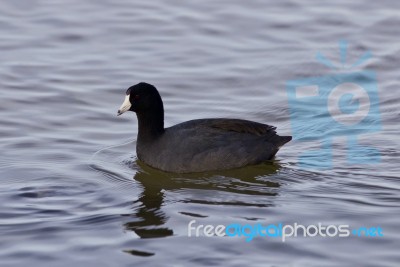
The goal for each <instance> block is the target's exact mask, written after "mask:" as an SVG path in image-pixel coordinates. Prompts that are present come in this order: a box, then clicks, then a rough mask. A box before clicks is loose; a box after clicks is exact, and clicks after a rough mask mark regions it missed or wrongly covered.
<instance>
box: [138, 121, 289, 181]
mask: <svg viewBox="0 0 400 267" xmlns="http://www.w3.org/2000/svg"><path fill="white" fill-rule="evenodd" d="M291 139H292V138H291V137H290V136H278V135H277V134H276V132H275V127H273V126H269V125H266V124H261V123H257V122H252V121H246V120H239V119H199V120H191V121H187V122H183V123H180V124H177V125H175V126H172V127H169V128H165V129H164V132H163V133H162V134H161V135H159V136H158V137H157V138H156V139H151V140H145V139H141V138H140V135H139V136H138V140H137V147H136V151H137V156H138V158H139V159H140V160H141V161H143V162H144V163H146V164H148V165H150V166H152V167H154V168H157V169H160V170H163V171H167V172H175V173H188V172H203V171H212V170H226V169H232V168H238V167H243V166H246V165H253V164H258V163H261V162H264V161H267V160H269V159H271V158H272V157H273V156H274V155H275V154H276V152H277V151H278V150H279V148H280V147H281V146H282V145H284V144H285V143H287V142H289V141H290V140H291Z"/></svg>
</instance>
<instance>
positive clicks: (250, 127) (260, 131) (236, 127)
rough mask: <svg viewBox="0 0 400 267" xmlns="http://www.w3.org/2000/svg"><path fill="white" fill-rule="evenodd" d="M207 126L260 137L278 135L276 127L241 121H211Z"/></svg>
mask: <svg viewBox="0 0 400 267" xmlns="http://www.w3.org/2000/svg"><path fill="white" fill-rule="evenodd" d="M205 126H208V127H211V128H217V129H221V130H225V131H232V132H238V133H247V134H253V135H258V136H265V135H275V134H276V131H275V130H276V127H274V126H271V125H267V124H262V123H258V122H253V121H247V120H240V119H209V120H208V123H206V124H205Z"/></svg>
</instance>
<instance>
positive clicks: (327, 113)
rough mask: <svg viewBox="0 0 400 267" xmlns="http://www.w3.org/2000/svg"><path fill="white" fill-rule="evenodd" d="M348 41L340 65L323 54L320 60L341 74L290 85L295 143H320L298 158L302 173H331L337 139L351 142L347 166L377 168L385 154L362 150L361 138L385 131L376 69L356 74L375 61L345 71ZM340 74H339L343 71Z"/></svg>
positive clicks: (341, 45) (366, 55)
mask: <svg viewBox="0 0 400 267" xmlns="http://www.w3.org/2000/svg"><path fill="white" fill-rule="evenodd" d="M347 47H348V45H347V42H345V41H341V42H339V48H340V61H341V64H340V66H336V65H335V64H333V63H332V62H331V61H330V60H329V59H328V58H326V57H325V56H324V55H323V54H322V53H320V52H318V53H317V55H316V58H317V60H318V62H320V63H321V64H323V65H325V66H327V67H329V68H331V69H333V70H336V73H333V74H330V75H325V76H318V77H309V78H305V79H299V80H290V81H288V82H287V93H288V99H289V111H290V120H291V126H292V132H293V137H294V140H298V141H315V140H319V141H321V147H320V148H319V149H318V150H310V151H305V152H303V153H302V154H301V155H300V156H299V164H300V166H301V167H303V168H314V169H328V168H332V155H333V153H332V139H333V137H338V136H345V137H347V140H348V141H347V155H346V161H347V163H348V164H376V163H379V161H380V152H379V151H378V150H377V149H376V148H373V147H368V146H362V145H360V144H359V143H358V141H357V136H358V135H360V134H365V133H372V132H377V131H379V130H381V119H380V114H379V97H378V87H377V82H376V74H375V72H373V71H371V70H363V71H355V72H351V71H350V69H352V68H355V67H359V66H360V65H361V64H363V63H364V62H365V61H366V60H368V59H369V58H370V57H371V53H370V52H366V53H364V54H363V55H362V56H361V57H360V58H359V59H358V60H357V61H356V62H355V63H354V64H352V65H348V66H346V61H347ZM338 71H340V72H338Z"/></svg>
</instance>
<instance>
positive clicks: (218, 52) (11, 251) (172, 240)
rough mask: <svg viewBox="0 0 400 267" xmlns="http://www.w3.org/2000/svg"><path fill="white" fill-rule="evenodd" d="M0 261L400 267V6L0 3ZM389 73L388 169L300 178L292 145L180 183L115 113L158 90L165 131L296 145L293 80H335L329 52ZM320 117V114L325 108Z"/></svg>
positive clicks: (381, 138) (379, 136)
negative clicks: (185, 129)
mask: <svg viewBox="0 0 400 267" xmlns="http://www.w3.org/2000/svg"><path fill="white" fill-rule="evenodd" d="M0 14H1V16H0V49H1V50H0V51H1V53H0V62H1V63H0V114H1V116H0V129H1V131H0V150H1V154H0V178H1V184H0V203H1V209H0V214H1V220H0V234H1V239H0V240H1V241H0V265H1V266H26V264H29V266H136V265H140V264H147V266H338V265H340V266H398V263H399V262H400V254H399V251H400V245H399V240H400V234H399V231H398V227H399V219H400V218H399V214H400V205H399V203H400V197H399V192H400V183H399V171H400V168H399V151H398V148H399V144H400V140H399V137H398V131H399V126H398V123H399V115H400V114H399V103H400V97H399V86H400V78H399V77H400V75H399V62H400V46H399V43H400V27H399V26H400V16H399V14H400V3H399V2H398V1H394V0H393V1H331V2H330V3H325V4H321V2H320V1H311V0H307V1H301V3H300V1H275V3H272V2H270V3H267V2H266V1H251V2H246V3H245V4H243V1H219V2H218V3H217V2H215V1H197V3H194V2H193V1H192V2H191V3H188V2H182V1H168V3H166V2H163V1H158V0H156V1H151V2H150V1H149V2H148V3H144V2H143V1H114V0H113V1H111V0H102V1H77V0H71V1H63V0H58V1H44V0H43V1H42V0H36V1H33V0H30V1H28V0H26V1H22V0H15V1H1V3H0ZM343 38H345V39H347V40H348V41H349V43H350V54H349V58H350V59H351V60H353V59H356V58H357V57H358V56H359V55H361V54H362V53H363V52H365V51H366V50H371V51H372V52H373V54H374V56H375V57H374V58H373V59H372V60H370V61H369V62H368V63H366V64H365V65H363V68H364V69H370V70H374V71H376V72H377V75H378V87H379V97H380V111H381V115H382V124H383V130H382V131H381V132H379V133H375V134H369V135H365V137H364V139H363V140H364V142H365V143H366V144H370V145H373V146H375V147H376V148H378V149H379V150H380V151H381V154H382V162H381V163H380V164H377V165H371V166H352V165H348V164H346V162H345V160H343V158H344V156H345V155H346V144H345V139H343V138H339V139H338V140H335V146H334V147H335V150H334V151H335V153H334V168H333V169H332V170H328V171H324V172H319V171H312V170H302V169H300V168H299V166H298V163H297V156H298V154H299V153H300V152H302V151H304V150H308V149H310V148H315V147H317V146H318V142H306V143H304V142H303V143H300V142H291V143H289V144H288V145H287V146H285V147H284V148H283V149H282V150H281V151H280V153H279V154H278V155H277V157H276V160H275V162H274V163H273V164H265V165H262V166H256V167H249V168H244V169H241V170H235V171H228V172H220V173H207V174H199V175H172V174H165V173H161V172H157V171H155V170H151V169H149V168H147V167H146V166H143V165H142V164H140V163H139V162H137V161H136V157H135V152H134V151H135V138H136V133H137V121H136V118H135V117H134V115H133V114H125V115H124V116H121V117H118V118H117V117H116V111H117V109H118V107H119V105H120V104H121V102H122V100H123V97H124V95H123V94H124V91H125V89H126V88H127V87H129V86H130V85H132V84H134V83H137V82H140V81H147V82H149V83H152V84H154V85H156V86H157V87H158V88H159V90H160V92H161V95H162V96H163V99H164V105H165V109H166V118H165V122H166V125H167V126H170V125H173V124H175V123H178V122H182V121H185V120H189V119H195V118H203V117H237V118H242V119H248V120H255V121H259V122H263V123H269V124H272V125H275V126H277V127H278V132H279V133H280V134H290V133H291V128H290V120H289V112H288V104H287V95H286V90H285V82H286V81H287V80H291V79H299V78H304V77H309V76H318V75H327V74H329V73H331V72H332V70H330V69H328V68H326V67H324V66H322V65H320V64H319V63H317V62H316V61H315V57H314V56H315V53H316V52H317V51H319V50H321V51H323V52H324V53H326V54H327V56H329V57H330V58H331V59H333V60H339V54H338V50H337V41H338V40H340V39H343ZM315 116H318V114H315ZM193 219H195V220H196V221H197V224H214V225H217V224H230V223H233V222H237V223H242V224H246V223H250V224H255V223H262V224H268V223H279V222H283V223H294V222H298V223H302V224H306V225H307V224H316V223H318V222H322V223H326V224H341V223H343V224H349V225H351V226H354V227H359V226H381V227H382V228H383V230H384V237H382V238H367V237H363V238H357V237H349V238H330V239H326V238H325V239H324V238H297V239H290V240H288V241H287V242H285V243H282V242H281V241H280V240H277V239H271V238H269V239H267V238H256V239H255V240H253V241H251V242H249V243H246V242H245V241H244V239H243V238H222V237H213V238H206V237H200V238H189V237H187V224H188V222H189V221H191V220H193Z"/></svg>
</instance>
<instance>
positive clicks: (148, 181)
mask: <svg viewBox="0 0 400 267" xmlns="http://www.w3.org/2000/svg"><path fill="white" fill-rule="evenodd" d="M134 164H135V165H138V166H137V169H139V170H140V171H138V172H137V173H136V174H135V176H134V180H136V181H137V182H139V183H140V184H141V185H142V187H143V192H142V193H141V195H140V197H139V199H138V200H137V201H135V202H134V206H135V207H137V208H136V212H135V213H134V214H132V215H131V216H132V218H134V221H130V222H128V223H126V224H125V227H126V229H128V230H132V231H134V232H135V233H136V234H137V235H138V236H139V237H140V238H157V237H167V236H171V235H173V230H172V229H169V228H167V227H165V223H166V221H167V220H168V216H167V215H166V214H165V213H164V212H163V210H162V205H163V202H164V195H165V193H168V192H173V191H177V190H180V191H181V190H197V191H198V192H200V194H201V192H204V191H208V192H210V191H211V190H214V191H215V190H216V191H218V192H219V193H221V192H223V193H229V194H236V196H237V194H240V195H246V196H250V198H251V197H255V196H259V197H262V203H260V202H248V201H240V200H238V199H237V198H236V197H233V200H232V201H227V200H226V199H224V200H220V199H218V198H213V199H208V198H206V199H204V197H203V198H202V199H196V198H198V196H196V195H193V194H190V198H189V199H188V198H185V200H184V201H183V202H185V203H201V204H206V205H239V206H256V207H268V206H272V205H273V198H274V196H276V195H277V194H278V189H279V187H280V184H279V183H278V182H277V181H274V180H273V177H271V176H273V175H274V174H276V173H277V172H278V171H279V169H280V168H281V166H280V165H279V162H277V161H274V162H269V163H264V164H261V165H257V166H249V167H245V168H241V169H235V170H228V171H219V172H209V173H196V174H172V173H165V172H161V171H158V170H155V169H153V168H151V167H148V166H147V165H144V164H143V163H141V162H140V161H136V162H135V163H134ZM200 198H201V197H200ZM242 199H248V198H242ZM181 213H182V214H186V215H189V216H194V217H202V216H201V215H198V214H195V213H190V212H181Z"/></svg>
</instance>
